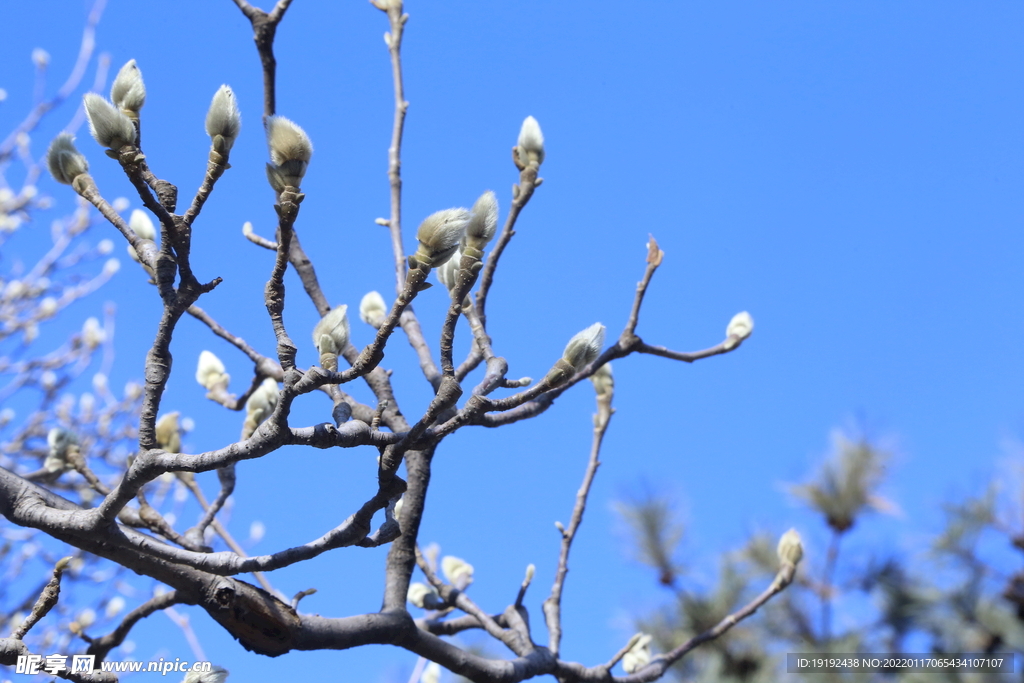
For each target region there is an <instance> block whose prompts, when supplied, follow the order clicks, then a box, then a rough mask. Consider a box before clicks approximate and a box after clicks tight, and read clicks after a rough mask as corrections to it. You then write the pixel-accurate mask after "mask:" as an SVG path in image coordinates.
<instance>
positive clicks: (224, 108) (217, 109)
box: [206, 85, 308, 161]
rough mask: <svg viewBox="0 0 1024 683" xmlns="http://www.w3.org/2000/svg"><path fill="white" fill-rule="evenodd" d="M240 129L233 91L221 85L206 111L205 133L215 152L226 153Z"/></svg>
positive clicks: (236, 103)
mask: <svg viewBox="0 0 1024 683" xmlns="http://www.w3.org/2000/svg"><path fill="white" fill-rule="evenodd" d="M241 129H242V114H241V112H239V111H238V102H237V101H236V100H235V93H234V92H232V90H231V88H229V87H228V86H226V85H222V86H220V88H219V89H218V90H217V92H216V93H214V95H213V101H212V102H211V103H210V109H209V110H208V111H207V112H206V134H207V135H209V136H210V139H211V140H212V141H213V148H214V149H215V150H216V151H217V152H219V153H221V154H227V153H228V152H230V151H231V147H232V145H234V144H235V139H236V138H237V137H238V132H239V131H240V130H241ZM307 161H308V159H307Z"/></svg>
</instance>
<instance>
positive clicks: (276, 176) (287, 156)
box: [267, 116, 313, 192]
mask: <svg viewBox="0 0 1024 683" xmlns="http://www.w3.org/2000/svg"><path fill="white" fill-rule="evenodd" d="M267 144H268V145H269V146H270V163H269V164H267V179H268V180H269V181H270V185H271V187H273V188H274V190H275V191H277V192H283V191H284V188H285V187H298V186H299V184H300V183H301V182H302V177H303V176H304V175H306V167H307V166H309V160H310V158H312V156H313V143H312V142H310V141H309V136H308V135H306V131H304V130H302V129H301V128H299V126H297V125H296V124H295V123H293V122H292V121H290V120H289V119H286V118H285V117H283V116H271V117H270V118H269V119H267Z"/></svg>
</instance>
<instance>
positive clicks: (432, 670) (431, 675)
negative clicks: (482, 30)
mask: <svg viewBox="0 0 1024 683" xmlns="http://www.w3.org/2000/svg"><path fill="white" fill-rule="evenodd" d="M391 2H394V0H391ZM420 683H441V665H440V664H438V663H437V662H431V663H430V664H427V665H426V667H424V668H423V675H422V676H420Z"/></svg>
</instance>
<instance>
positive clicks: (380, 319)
mask: <svg viewBox="0 0 1024 683" xmlns="http://www.w3.org/2000/svg"><path fill="white" fill-rule="evenodd" d="M387 315H388V305H387V303H385V301H384V297H382V296H381V295H380V292H376V291H374V292H367V293H366V295H365V296H364V297H363V298H362V300H361V301H360V302H359V319H360V320H362V321H363V322H364V323H366V324H367V325H369V326H371V327H373V328H374V329H377V330H379V329H380V326H381V325H383V324H384V318H386V317H387Z"/></svg>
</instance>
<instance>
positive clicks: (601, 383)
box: [590, 363, 615, 396]
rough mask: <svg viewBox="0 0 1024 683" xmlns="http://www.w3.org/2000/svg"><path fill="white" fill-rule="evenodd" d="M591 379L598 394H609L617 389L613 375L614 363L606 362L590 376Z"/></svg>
mask: <svg viewBox="0 0 1024 683" xmlns="http://www.w3.org/2000/svg"><path fill="white" fill-rule="evenodd" d="M590 381H591V382H592V383H593V384H594V391H596V392H597V395H598V396H608V395H611V394H612V392H613V391H615V378H614V377H612V364H611V363H605V364H604V365H602V366H601V367H599V368H598V369H597V370H595V371H594V374H593V375H591V376H590Z"/></svg>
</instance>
